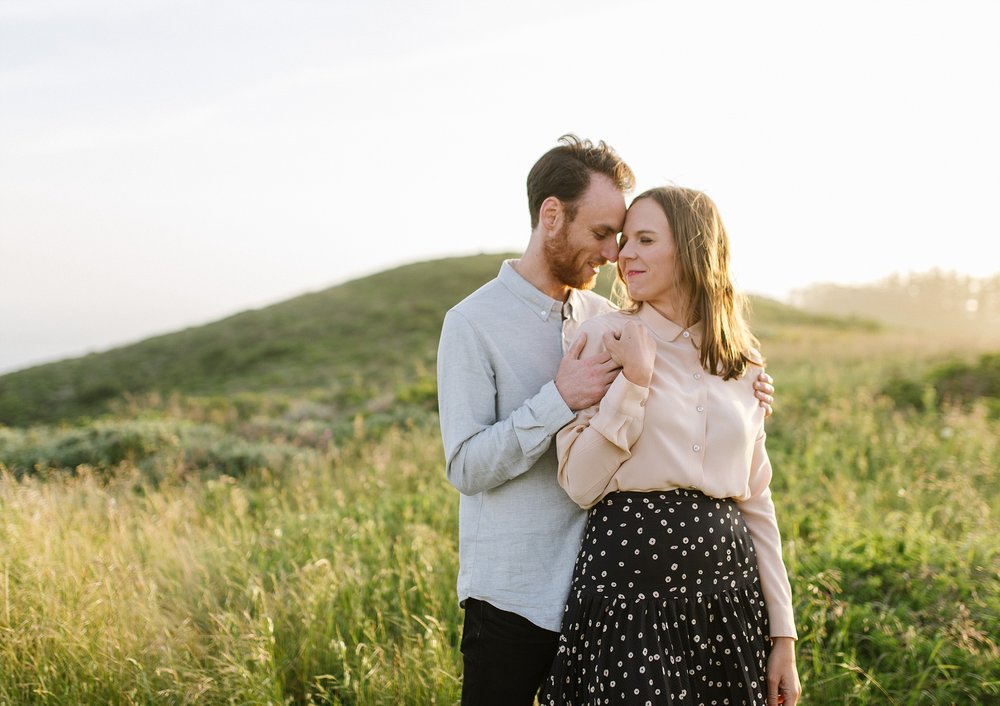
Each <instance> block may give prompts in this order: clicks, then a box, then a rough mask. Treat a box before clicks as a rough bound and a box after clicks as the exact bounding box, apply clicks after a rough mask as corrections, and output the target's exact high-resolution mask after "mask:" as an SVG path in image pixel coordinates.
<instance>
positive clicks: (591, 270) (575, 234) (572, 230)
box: [545, 174, 625, 289]
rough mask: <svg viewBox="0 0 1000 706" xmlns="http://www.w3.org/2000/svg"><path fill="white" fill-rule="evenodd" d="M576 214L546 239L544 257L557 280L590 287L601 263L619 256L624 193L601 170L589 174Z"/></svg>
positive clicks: (623, 213)
mask: <svg viewBox="0 0 1000 706" xmlns="http://www.w3.org/2000/svg"><path fill="white" fill-rule="evenodd" d="M577 207H578V208H577V211H576V217H575V218H574V219H573V220H572V222H569V223H563V225H562V227H561V228H560V229H559V230H558V231H557V232H556V233H555V234H554V235H553V236H552V237H550V238H548V239H547V240H546V241H545V259H546V261H547V262H548V265H549V270H550V271H551V272H552V275H553V276H554V277H555V278H556V279H557V280H559V282H560V283H562V284H564V285H566V286H567V287H573V288H574V289H590V288H591V287H593V286H594V283H595V282H596V281H597V273H598V271H599V270H600V268H601V266H602V265H605V264H607V263H608V262H614V261H615V260H616V259H617V258H618V242H617V236H618V233H619V232H620V231H621V229H622V224H623V223H624V222H625V197H624V196H623V195H622V193H621V192H620V191H619V190H618V189H617V188H615V185H614V182H612V181H611V180H610V179H609V178H608V177H606V176H604V175H603V174H592V175H591V177H590V185H589V186H588V187H587V190H586V191H585V192H584V193H583V196H581V197H580V200H579V201H578V202H577Z"/></svg>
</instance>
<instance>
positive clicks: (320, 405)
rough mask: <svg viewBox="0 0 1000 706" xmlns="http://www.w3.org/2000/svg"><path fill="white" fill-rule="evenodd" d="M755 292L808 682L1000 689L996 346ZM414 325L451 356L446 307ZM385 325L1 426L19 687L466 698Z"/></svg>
mask: <svg viewBox="0 0 1000 706" xmlns="http://www.w3.org/2000/svg"><path fill="white" fill-rule="evenodd" d="M467 264H469V266H470V267H472V265H473V264H475V263H472V262H470V263H467ZM495 264H496V261H494V262H493V263H489V267H486V266H485V265H483V266H482V269H483V270H484V271H485V272H484V273H483V275H482V276H483V279H485V278H488V277H489V276H490V275H491V274H492V271H493V270H495V266H494V265H495ZM456 265H457V266H456V267H455V268H453V269H455V270H456V271H461V270H462V269H463V267H462V266H461V263H456ZM398 275H399V273H398V272H397V279H398ZM456 276H457V275H456ZM470 279H471V275H470ZM459 288H461V289H469V290H471V289H472V288H474V285H473V284H471V283H466V284H463V285H462V286H461V287H457V286H456V289H459ZM315 296H318V295H315ZM369 296H370V297H371V298H372V301H371V302H369V303H368V304H367V305H366V306H368V307H369V308H368V309H364V310H365V311H372V310H374V309H377V308H378V303H377V301H375V299H377V296H378V289H377V287H376V288H372V289H371V290H369ZM448 296H449V297H450V296H452V293H449V294H448ZM459 296H460V294H456V295H455V297H456V298H457V297H459ZM440 306H443V304H441V305H440ZM362 308H363V307H361V306H360V305H359V306H358V307H357V308H356V309H355V311H361V310H362ZM388 308H390V307H386V309H387V310H388ZM442 314H443V310H441V311H438V312H437V313H436V314H435V315H434V316H433V317H430V316H428V318H427V320H426V321H425V322H424V323H423V324H421V325H422V326H425V327H427V326H430V325H431V323H434V322H438V321H439V320H440V316H441V315H442ZM755 316H756V317H757V318H756V319H755V321H756V322H757V324H758V327H759V330H761V332H762V339H763V341H762V342H763V348H764V352H765V354H766V355H767V357H768V359H769V361H770V365H769V371H770V372H771V373H772V375H774V377H775V379H776V381H777V385H778V403H777V406H776V414H775V416H774V417H773V418H772V419H771V420H770V421H769V422H768V449H769V451H770V454H771V458H772V460H773V463H774V467H775V479H774V483H773V488H774V492H775V499H776V505H777V508H778V513H779V521H780V524H781V528H782V534H783V538H784V553H785V558H786V563H787V565H788V569H789V572H790V577H791V581H792V588H793V593H794V598H795V607H796V618H797V624H798V628H799V634H800V639H799V642H798V646H797V649H798V659H799V670H800V674H801V677H802V681H803V686H804V690H805V695H804V703H809V704H830V705H833V704H887V703H889V704H893V703H894V704H907V705H914V706H916V705H917V704H987V703H1000V645H998V639H1000V638H998V637H997V636H998V635H1000V545H998V543H997V539H996V538H997V537H998V536H1000V482H998V480H1000V478H998V475H1000V471H998V469H1000V419H998V418H997V415H995V414H993V413H992V409H993V408H992V403H993V400H994V399H995V398H993V397H991V396H989V390H990V389H992V388H988V387H983V386H979V387H976V386H971V387H970V385H968V384H965V383H966V382H967V381H968V378H967V376H966V373H967V371H968V370H969V369H976V370H978V369H979V368H978V367H977V366H983V367H982V370H985V371H987V372H988V371H991V370H993V368H992V364H993V363H992V361H993V360H994V359H993V358H990V357H984V358H981V357H979V355H978V352H977V351H973V350H966V349H964V348H963V347H962V346H961V345H960V342H955V341H947V342H942V343H939V344H937V347H934V346H931V345H929V344H928V342H927V341H926V340H924V339H922V338H920V337H918V336H916V335H913V336H911V335H910V334H905V333H900V332H896V331H890V330H883V329H880V328H878V327H874V326H871V325H868V324H865V323H863V322H854V323H852V322H846V323H845V322H843V321H838V320H827V319H826V318H824V317H818V318H813V317H810V316H809V315H803V314H799V313H796V312H795V311H794V310H792V311H785V310H784V309H783V308H781V307H780V305H779V306H778V307H774V308H773V309H772V310H770V311H762V307H761V305H760V304H759V303H758V307H757V313H756V315H755ZM386 317H387V320H389V319H388V317H390V314H389V313H386ZM782 317H786V318H782ZM432 320H433V321H432ZM344 325H345V326H346V325H347V324H344ZM220 330H223V329H220ZM368 331H369V333H371V331H372V329H368ZM205 335H206V340H208V338H207V334H205ZM412 335H413V336H414V337H415V338H414V340H418V338H419V340H424V341H425V344H426V346H428V348H427V350H429V351H431V355H432V349H433V341H434V340H435V339H436V335H437V331H436V330H429V329H428V330H426V331H423V332H422V333H421V332H418V331H414V332H412ZM420 337H423V338H420ZM372 342H374V345H373V343H372ZM161 343H162V341H161ZM381 343H383V342H382V341H381V340H380V339H376V338H375V337H374V335H372V336H370V337H369V338H366V339H364V340H363V341H358V340H354V339H351V343H350V344H349V345H348V344H345V345H347V349H346V351H345V353H344V356H346V357H348V358H350V359H351V360H352V361H353V362H352V365H355V366H357V367H359V368H361V369H362V371H365V370H368V368H366V367H365V366H374V365H375V363H374V362H372V361H378V364H379V365H382V366H386V367H385V369H384V370H382V371H381V378H380V379H379V380H375V381H372V380H370V379H369V378H368V377H367V376H368V374H369V373H366V372H363V373H361V374H359V377H358V378H355V379H354V382H350V381H348V382H345V383H344V384H343V386H342V387H341V388H338V389H337V391H336V392H335V393H331V392H329V391H325V390H324V388H323V387H322V386H320V387H312V386H311V385H312V382H310V378H308V375H307V371H305V369H303V370H302V371H299V372H296V371H295V370H294V368H295V366H296V365H305V363H304V362H303V361H304V358H302V359H300V358H298V357H295V360H296V361H298V362H295V363H294V365H292V364H291V363H289V365H290V367H289V369H288V370H287V371H285V372H284V373H280V374H279V373H278V372H275V373H274V374H275V375H277V376H278V377H280V378H282V379H285V380H289V381H293V382H294V384H291V383H289V384H288V385H279V386H277V387H267V386H266V385H264V384H263V382H262V381H263V379H264V378H263V377H257V378H255V377H254V375H251V374H249V373H248V374H247V375H246V376H244V377H241V376H240V375H239V374H237V373H235V372H234V373H233V376H232V377H231V378H228V379H227V380H228V381H226V382H224V384H223V383H220V385H221V387H218V388H212V389H207V388H202V387H197V386H195V385H194V383H193V382H189V384H188V383H186V384H188V387H185V388H183V389H180V390H179V391H176V392H167V391H164V392H161V391H157V390H147V391H145V392H136V393H133V394H131V395H129V396H127V397H124V398H118V399H115V400H111V401H110V403H108V402H106V403H103V404H105V406H104V407H102V409H105V410H107V411H106V412H105V413H103V414H99V413H98V412H96V411H95V409H94V408H89V407H88V408H86V410H87V411H86V414H87V415H92V416H94V417H95V418H94V419H91V420H89V421H87V420H84V421H81V422H79V423H67V422H55V423H42V422H36V423H33V424H30V425H27V426H23V427H11V428H2V427H0V460H2V462H3V464H4V465H5V467H6V470H5V471H0V704H2V705H5V706H6V705H14V704H209V705H214V704H454V703H457V700H458V695H459V693H460V675H461V666H460V665H461V660H460V654H459V652H458V640H459V634H460V624H461V611H460V610H459V608H458V606H457V605H456V602H455V597H454V582H455V576H456V572H457V564H456V562H457V545H456V543H457V508H458V494H457V493H456V492H455V491H454V490H453V489H452V488H451V487H450V486H449V485H448V484H447V482H446V480H445V478H444V472H443V459H442V452H441V446H440V441H439V439H438V433H437V428H436V415H435V412H434V409H433V402H432V400H433V373H432V371H433V366H432V360H430V359H429V360H426V361H423V362H422V363H421V364H422V365H424V366H425V367H424V369H423V371H422V372H420V373H412V372H411V373H406V368H405V366H406V364H405V363H396V364H395V365H396V367H392V364H390V363H388V362H385V361H386V360H388V359H387V358H382V357H381V356H382V355H383V352H382V351H383V349H384V348H385V346H384V345H380V344H381ZM366 345H367V346H368V349H369V355H368V356H365V355H364V354H363V351H364V348H365V346H366ZM126 350H127V349H126ZM130 355H135V356H137V357H136V358H135V359H134V360H133V361H132V362H133V364H134V365H140V363H141V361H140V358H139V357H138V356H139V353H138V352H135V351H132V352H130ZM331 365H332V364H331ZM400 366H402V367H400ZM373 369H374V368H373ZM942 371H951V372H950V373H949V375H950V377H946V376H944V373H943V372H942ZM67 374H68V373H67ZM192 379H193V378H192ZM892 379H897V380H904V381H908V382H910V383H912V384H913V385H915V386H916V387H917V388H918V389H920V390H922V393H921V394H923V395H924V396H925V398H926V399H925V402H926V403H927V404H924V405H922V406H914V405H911V404H909V403H908V401H907V398H900V399H895V398H894V397H893V396H892V395H890V394H887V392H886V384H887V382H888V381H889V380H892ZM0 380H2V379H0ZM254 380H257V382H258V383H259V384H258V385H257V386H256V388H255V386H254V384H253V383H254ZM942 380H944V381H954V380H959V381H963V386H962V387H961V390H963V391H965V392H967V391H968V390H970V389H975V390H978V391H979V393H978V394H980V395H986V396H980V397H975V396H973V397H972V398H969V397H968V396H967V395H963V396H960V397H958V396H956V397H955V399H948V398H946V397H945V396H944V395H938V394H937V393H936V388H935V387H934V385H935V384H936V383H938V382H940V381H942ZM380 381H381V382H380ZM226 385H232V386H233V389H234V390H237V388H240V389H239V390H238V391H233V392H227V391H226V389H225V386H226ZM298 385H301V387H296V386H298ZM241 386H243V387H242V388H241ZM8 389H9V388H8ZM949 389H950V388H949ZM890 391H891V390H890ZM81 409H83V408H81ZM58 418H60V419H65V417H58Z"/></svg>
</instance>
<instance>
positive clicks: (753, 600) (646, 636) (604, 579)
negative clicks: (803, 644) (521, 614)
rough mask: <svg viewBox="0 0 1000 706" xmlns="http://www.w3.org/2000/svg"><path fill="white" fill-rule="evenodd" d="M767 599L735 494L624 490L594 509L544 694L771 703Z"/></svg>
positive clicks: (567, 701)
mask: <svg viewBox="0 0 1000 706" xmlns="http://www.w3.org/2000/svg"><path fill="white" fill-rule="evenodd" d="M769 650H770V639H769V637H768V624H767V610H766V608H765V606H764V595H763V592H762V591H761V587H760V578H759V576H758V571H757V555H756V553H755V551H754V547H753V542H752V541H751V539H750V533H749V531H748V530H747V526H746V523H745V522H744V521H743V517H742V515H741V514H740V511H739V507H738V506H737V504H736V503H735V502H733V501H731V500H718V499H715V498H709V497H708V496H706V495H704V494H703V493H700V492H698V491H695V490H673V491H664V492H658V491H656V492H621V493H613V494H612V495H609V496H608V497H606V498H605V499H604V500H603V501H601V502H600V503H599V504H598V505H596V506H595V507H594V508H593V509H592V510H591V511H590V517H589V519H588V521H587V530H586V534H585V536H584V540H583V546H582V548H581V549H580V555H579V557H578V558H577V561H576V568H575V570H574V572H573V584H572V587H571V589H570V594H569V599H568V602H567V605H566V612H565V614H564V616H563V623H562V634H561V635H560V638H559V651H558V653H557V654H556V658H555V661H554V662H553V664H552V671H551V672H550V673H549V678H548V681H547V683H546V684H545V686H544V690H543V698H542V699H541V703H542V704H562V705H563V706H583V705H584V704H587V705H588V706H590V705H596V704H642V705H644V704H650V705H651V706H658V705H659V704H706V705H710V704H720V705H721V704H730V705H735V704H754V705H756V704H761V706H763V705H764V704H766V698H765V697H766V694H767V680H766V676H765V668H766V665H767V656H768V652H769Z"/></svg>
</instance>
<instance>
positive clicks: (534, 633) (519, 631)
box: [462, 598, 559, 706]
mask: <svg viewBox="0 0 1000 706" xmlns="http://www.w3.org/2000/svg"><path fill="white" fill-rule="evenodd" d="M558 646H559V633H557V632H552V631H551V630H546V629H544V628H540V627H538V626H537V625H535V624H534V623H532V622H531V621H530V620H528V619H527V618H522V617H521V616H520V615H517V614H516V613H509V612H507V611H505V610H500V609H499V608H496V607H494V606H492V605H490V604H489V603H486V602H485V601H480V600H476V599H475V598H469V599H467V600H466V601H465V625H464V626H463V628H462V658H463V663H464V674H463V677H462V706H531V705H532V704H533V703H534V700H535V695H536V694H537V693H538V690H539V687H541V685H542V681H543V680H544V679H545V678H546V677H547V676H548V674H549V668H550V667H551V666H552V659H553V658H554V657H555V654H556V649H557V648H558Z"/></svg>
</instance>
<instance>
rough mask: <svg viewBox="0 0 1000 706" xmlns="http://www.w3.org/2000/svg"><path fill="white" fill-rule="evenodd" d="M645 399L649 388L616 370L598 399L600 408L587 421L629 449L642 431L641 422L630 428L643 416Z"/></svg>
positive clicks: (609, 439)
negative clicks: (616, 373) (603, 393)
mask: <svg viewBox="0 0 1000 706" xmlns="http://www.w3.org/2000/svg"><path fill="white" fill-rule="evenodd" d="M648 398H649V388H648V387H643V386H641V385H636V384H635V383H634V382H631V381H629V379H628V378H627V377H625V374H624V373H618V377H616V378H615V381H614V382H613V383H611V388H610V389H609V390H608V393H607V394H606V395H605V396H604V399H603V400H601V408H600V410H599V411H598V412H597V414H596V415H594V418H593V419H591V420H590V426H591V427H592V428H593V429H594V431H596V432H598V433H599V434H600V435H601V436H603V437H604V438H606V439H607V440H608V441H610V442H611V443H613V444H615V445H616V446H618V447H619V448H622V449H625V450H628V449H630V448H631V447H632V444H633V443H635V438H634V437H635V436H637V435H638V432H639V431H640V430H641V425H640V426H639V427H637V428H633V427H634V425H633V424H632V422H634V421H636V420H642V419H644V418H645V409H644V407H645V406H646V400H647V399H648ZM630 432H632V433H630Z"/></svg>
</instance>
